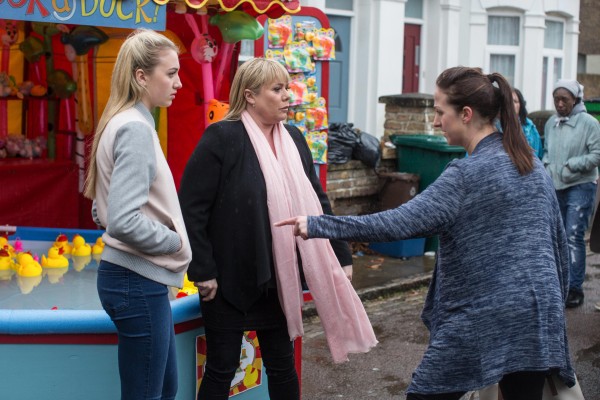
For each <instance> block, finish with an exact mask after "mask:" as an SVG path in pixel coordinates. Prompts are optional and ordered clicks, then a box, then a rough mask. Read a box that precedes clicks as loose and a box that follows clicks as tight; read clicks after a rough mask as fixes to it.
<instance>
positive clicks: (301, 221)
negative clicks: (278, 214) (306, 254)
mask: <svg viewBox="0 0 600 400" xmlns="http://www.w3.org/2000/svg"><path fill="white" fill-rule="evenodd" d="M273 225H274V226H276V227H280V226H286V225H291V226H293V227H294V235H295V236H300V237H301V238H302V239H304V240H306V239H308V218H307V217H306V216H299V217H294V218H288V219H284V220H283V221H278V222H275V223H274V224H273Z"/></svg>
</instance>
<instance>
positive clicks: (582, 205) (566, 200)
mask: <svg viewBox="0 0 600 400" xmlns="http://www.w3.org/2000/svg"><path fill="white" fill-rule="evenodd" d="M556 197H557V198H558V204H559V206H560V213H561V215H562V219H563V223H564V225H565V232H566V234H567V243H568V245H569V260H570V264H571V265H570V268H569V289H570V290H572V291H575V292H579V293H583V280H584V279H585V242H584V235H585V231H586V229H587V228H588V225H589V221H590V216H591V215H592V211H593V208H594V199H595V197H596V184H595V183H594V182H589V183H582V184H580V185H575V186H571V187H569V188H567V189H563V190H557V191H556Z"/></svg>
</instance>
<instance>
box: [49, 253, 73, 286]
mask: <svg viewBox="0 0 600 400" xmlns="http://www.w3.org/2000/svg"><path fill="white" fill-rule="evenodd" d="M65 260H66V258H65ZM67 261H68V260H67ZM68 270H69V267H63V268H45V269H44V274H43V276H46V277H47V278H48V282H50V283H52V284H55V283H59V282H60V281H61V278H62V277H63V275H64V274H66V273H67V271H68Z"/></svg>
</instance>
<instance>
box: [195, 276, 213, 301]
mask: <svg viewBox="0 0 600 400" xmlns="http://www.w3.org/2000/svg"><path fill="white" fill-rule="evenodd" d="M194 285H196V287H197V288H198V293H200V296H201V297H202V300H204V301H211V300H212V299H214V298H215V296H216V294H217V288H218V287H219V284H218V283H217V280H216V279H211V280H209V281H205V282H194Z"/></svg>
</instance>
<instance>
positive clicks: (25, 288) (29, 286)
mask: <svg viewBox="0 0 600 400" xmlns="http://www.w3.org/2000/svg"><path fill="white" fill-rule="evenodd" d="M41 281H42V275H41V274H40V275H38V276H19V275H17V285H18V286H19V289H20V290H21V293H23V294H29V293H31V291H32V290H33V288H34V287H36V286H37V285H39V284H40V282H41Z"/></svg>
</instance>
